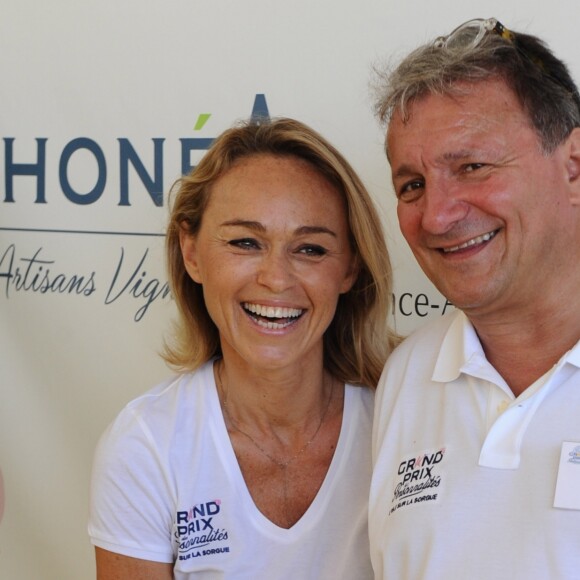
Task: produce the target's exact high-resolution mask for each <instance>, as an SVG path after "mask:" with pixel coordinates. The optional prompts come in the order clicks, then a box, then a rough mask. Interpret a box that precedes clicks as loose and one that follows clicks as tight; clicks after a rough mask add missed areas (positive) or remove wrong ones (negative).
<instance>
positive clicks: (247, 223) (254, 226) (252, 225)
mask: <svg viewBox="0 0 580 580" xmlns="http://www.w3.org/2000/svg"><path fill="white" fill-rule="evenodd" d="M220 225H221V226H222V227H242V228H248V229H250V230H254V231H257V232H262V233H263V232H266V227H265V226H264V225H263V224H261V223H260V222H256V221H252V220H242V219H234V220H228V221H227V222H223V223H222V224H220ZM295 233H296V234H298V235H304V234H328V235H330V236H333V237H335V238H336V237H337V235H336V233H335V232H333V231H332V230H331V229H329V228H327V227H325V226H300V227H299V228H296V230H295Z"/></svg>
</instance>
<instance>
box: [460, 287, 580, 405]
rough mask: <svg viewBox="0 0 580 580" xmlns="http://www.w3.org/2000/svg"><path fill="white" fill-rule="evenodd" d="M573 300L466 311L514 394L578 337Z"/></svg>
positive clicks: (579, 319)
mask: <svg viewBox="0 0 580 580" xmlns="http://www.w3.org/2000/svg"><path fill="white" fill-rule="evenodd" d="M579 294H580V293H579ZM576 302H578V304H576V303H574V304H566V305H564V304H559V307H558V308H557V309H556V310H554V309H546V311H544V312H539V311H537V310H535V311H531V312H528V313H527V314H526V313H522V312H519V313H514V312H511V313H502V314H500V315H497V316H491V315H487V316H484V317H481V318H478V317H477V316H470V315H468V318H469V319H470V321H471V323H472V324H473V326H474V327H475V330H476V332H477V334H478V336H479V339H480V341H481V344H482V346H483V349H484V351H485V354H486V357H487V359H488V360H489V362H490V363H491V364H492V365H493V366H494V368H495V369H496V370H497V371H498V373H499V374H500V375H501V376H502V377H503V378H504V380H505V381H506V382H507V384H508V385H509V387H510V389H511V390H512V392H513V393H514V395H515V396H516V397H517V396H518V395H520V394H521V393H522V392H523V391H525V390H526V389H527V388H528V387H529V386H530V385H532V384H533V383H534V382H535V381H536V380H537V379H538V378H540V377H541V376H542V375H544V374H545V373H546V372H548V371H549V370H550V369H551V368H552V367H553V366H554V365H555V364H556V363H557V362H558V361H559V360H560V359H561V358H562V356H563V355H564V354H565V353H566V352H567V351H569V350H570V349H571V348H572V347H573V346H574V345H575V344H576V343H577V342H578V340H580V300H577V301H576Z"/></svg>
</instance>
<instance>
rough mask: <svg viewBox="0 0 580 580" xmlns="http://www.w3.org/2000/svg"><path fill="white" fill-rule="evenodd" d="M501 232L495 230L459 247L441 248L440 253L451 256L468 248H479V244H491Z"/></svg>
mask: <svg viewBox="0 0 580 580" xmlns="http://www.w3.org/2000/svg"><path fill="white" fill-rule="evenodd" d="M497 232H499V230H494V231H492V232H487V233H486V234H482V235H481V236H477V237H475V238H471V239H470V240H467V241H466V242H463V243H462V244H458V245H457V246H450V247H449V248H440V251H441V252H443V253H444V254H451V253H453V252H458V251H459V250H465V249H467V248H471V247H472V246H477V245H478V244H483V243H485V242H489V240H491V239H492V238H493V237H495V235H496V234H497Z"/></svg>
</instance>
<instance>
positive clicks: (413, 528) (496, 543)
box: [369, 311, 580, 580]
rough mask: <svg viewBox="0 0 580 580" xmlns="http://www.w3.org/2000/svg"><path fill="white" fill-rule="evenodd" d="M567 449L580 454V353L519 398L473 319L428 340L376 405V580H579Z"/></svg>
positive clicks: (433, 327) (393, 363)
mask: <svg viewBox="0 0 580 580" xmlns="http://www.w3.org/2000/svg"><path fill="white" fill-rule="evenodd" d="M564 442H572V443H575V445H573V446H572V447H573V448H575V447H576V446H577V447H578V450H579V452H580V345H576V347H575V348H574V349H572V350H571V351H569V352H568V353H567V354H566V355H565V356H564V357H562V359H561V360H560V362H559V363H558V364H557V365H555V367H554V368H553V369H552V370H551V371H549V372H548V373H546V375H544V376H543V377H541V378H540V379H538V381H536V382H535V383H534V384H533V385H531V386H530V387H529V388H528V389H527V390H526V391H524V393H522V394H521V395H520V396H519V397H517V398H515V397H514V395H513V393H512V392H511V390H510V389H509V388H508V386H507V384H506V383H505V381H504V380H503V379H502V377H501V376H500V375H499V374H498V373H497V371H496V370H495V369H494V368H493V367H492V366H491V365H490V364H489V362H488V361H487V360H486V358H485V354H484V352H483V349H482V347H481V344H480V342H479V340H478V337H477V334H476V333H475V330H474V328H473V327H472V325H471V324H470V323H469V322H468V320H467V318H466V317H465V315H464V314H463V313H461V312H459V311H457V312H454V313H452V314H450V315H447V316H445V317H442V318H441V319H440V320H437V321H436V322H434V323H433V324H429V325H427V326H426V327H424V328H422V329H420V330H419V331H417V332H416V333H415V334H413V335H412V336H411V337H410V338H408V339H407V340H406V341H405V342H404V343H403V344H402V345H401V346H400V347H399V348H398V349H397V350H396V351H395V353H394V354H393V355H392V356H391V357H390V359H389V361H388V363H387V366H386V368H385V372H384V373H383V376H382V378H381V381H380V383H379V388H378V390H377V396H376V403H375V425H374V428H373V460H374V464H375V468H374V473H373V479H372V486H371V496H370V506H369V509H370V516H369V526H370V541H371V556H372V561H373V567H374V569H375V574H376V578H378V579H380V578H385V579H386V578H388V579H389V580H391V579H397V580H405V579H409V580H410V579H412V580H419V579H429V580H434V579H441V580H443V579H445V580H449V579H455V578H457V579H462V580H463V579H470V580H472V579H485V580H520V579H525V580H530V579H538V580H540V579H541V580H547V579H550V580H551V579H564V578H566V579H571V578H576V579H578V578H580V502H579V503H578V508H579V509H564V508H562V507H555V506H554V502H555V489H556V482H557V480H558V478H559V477H560V478H563V476H562V475H560V476H559V472H560V471H561V468H560V464H561V461H560V456H561V454H562V449H563V443H564ZM579 456H580V453H579ZM566 461H567V459H566ZM564 467H565V469H564V470H566V469H567V470H568V471H569V472H570V470H571V471H572V472H573V471H574V470H575V469H576V468H577V470H578V472H580V461H578V463H577V464H576V465H569V464H568V463H566V465H565V466H564ZM573 475H574V473H572V476H573ZM578 475H579V476H580V473H579V474H578ZM579 481H580V480H579ZM577 490H578V491H577V495H579V499H580V485H578V488H577Z"/></svg>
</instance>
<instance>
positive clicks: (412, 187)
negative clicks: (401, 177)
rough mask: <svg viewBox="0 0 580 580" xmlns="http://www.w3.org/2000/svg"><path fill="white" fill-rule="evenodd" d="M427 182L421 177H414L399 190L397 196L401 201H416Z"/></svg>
mask: <svg viewBox="0 0 580 580" xmlns="http://www.w3.org/2000/svg"><path fill="white" fill-rule="evenodd" d="M424 186H425V184H424V183H423V181H422V180H421V179H414V180H413V181H408V182H407V183H404V184H403V185H402V186H401V187H400V188H399V190H398V192H397V197H398V198H399V199H400V200H401V201H414V200H415V199H417V198H418V197H419V196H420V195H421V193H422V192H423V188H424Z"/></svg>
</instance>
